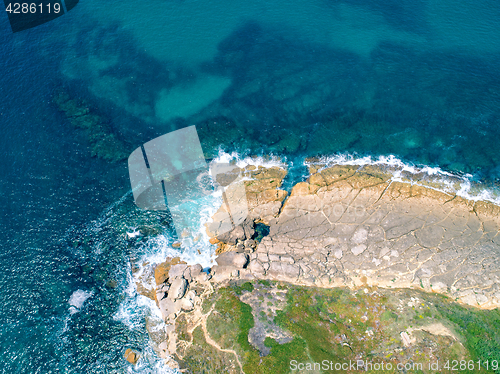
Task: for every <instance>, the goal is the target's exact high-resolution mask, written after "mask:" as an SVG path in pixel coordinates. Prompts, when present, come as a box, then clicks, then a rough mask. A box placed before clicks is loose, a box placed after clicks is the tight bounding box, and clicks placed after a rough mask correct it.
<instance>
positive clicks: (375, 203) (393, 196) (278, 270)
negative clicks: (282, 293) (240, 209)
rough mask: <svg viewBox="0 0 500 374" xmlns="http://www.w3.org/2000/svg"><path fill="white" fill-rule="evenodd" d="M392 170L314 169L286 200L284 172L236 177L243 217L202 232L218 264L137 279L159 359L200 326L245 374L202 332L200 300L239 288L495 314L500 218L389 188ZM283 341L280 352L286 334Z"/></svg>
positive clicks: (253, 171) (454, 199)
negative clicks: (268, 287)
mask: <svg viewBox="0 0 500 374" xmlns="http://www.w3.org/2000/svg"><path fill="white" fill-rule="evenodd" d="M390 171H391V170H388V169H383V168H380V167H374V166H364V167H359V166H339V165H336V166H332V167H325V165H322V164H321V163H319V162H316V163H311V165H310V176H309V178H308V179H307V181H305V182H300V183H297V184H296V185H295V186H294V187H293V188H292V190H291V193H290V195H289V196H288V194H287V192H286V191H284V190H282V189H280V186H281V185H282V183H283V179H284V178H285V176H286V171H285V170H284V169H283V168H280V167H272V168H263V167H255V166H247V167H246V168H245V169H244V170H237V168H236V167H235V171H234V172H243V174H244V175H245V176H246V177H248V178H247V180H246V181H245V182H244V183H245V187H246V191H247V204H248V212H249V214H248V217H247V218H246V219H245V221H244V222H243V223H242V224H240V225H239V226H237V227H235V228H234V229H233V230H232V231H230V232H226V233H223V234H220V235H218V236H216V235H215V233H216V232H217V227H218V224H219V223H218V220H217V217H218V213H221V212H222V211H223V209H224V208H223V207H221V209H220V210H219V212H218V213H216V214H215V215H214V217H213V222H212V223H210V224H208V225H207V233H208V234H209V236H211V243H212V244H217V253H218V257H217V258H216V262H217V265H214V266H213V267H212V268H211V269H210V270H209V271H208V272H204V271H203V269H202V267H201V266H200V265H187V264H184V263H180V262H179V260H178V259H167V261H166V262H165V263H163V264H160V265H157V266H156V267H155V268H153V267H151V268H150V272H149V275H148V273H147V272H146V273H144V272H143V273H141V275H140V277H138V278H137V280H138V291H139V292H140V293H143V294H145V295H147V296H148V297H150V298H152V299H154V300H155V301H156V303H157V305H158V307H159V308H160V310H161V314H162V317H163V320H164V322H165V323H166V324H165V325H164V326H165V327H163V328H160V326H159V325H158V324H157V323H156V324H153V323H152V322H150V323H149V325H148V329H149V331H150V336H151V337H152V340H153V341H155V342H156V346H157V349H158V352H159V353H160V355H161V356H163V357H169V356H171V355H174V354H177V357H178V358H179V359H180V360H181V361H182V357H183V352H185V351H186V343H185V341H184V343H182V344H181V346H179V345H178V334H179V331H178V329H177V328H176V323H177V324H178V323H179V322H178V321H179V318H180V316H182V321H183V322H182V323H183V324H184V325H185V326H187V327H186V328H187V331H188V332H190V333H193V331H194V330H195V329H196V328H197V327H200V328H201V330H202V332H203V333H204V336H205V341H206V343H207V344H209V345H211V346H212V347H214V348H217V349H219V350H221V351H224V352H225V353H227V354H228V355H230V356H232V357H233V359H232V361H231V360H230V361H231V362H232V365H233V366H234V368H235V370H236V372H238V371H239V370H241V371H243V367H242V363H241V362H240V360H239V356H238V354H237V353H236V352H235V351H232V350H230V349H224V348H223V347H221V346H219V344H218V343H217V342H216V341H214V340H212V339H211V338H210V336H209V334H208V333H207V325H206V321H207V318H208V316H209V315H210V313H211V312H212V309H213V305H212V309H210V308H208V310H207V308H206V306H205V307H204V300H205V299H207V298H208V297H209V296H210V295H211V294H213V293H214V291H216V290H218V289H221V288H222V287H226V286H227V285H229V284H239V283H243V282H245V281H255V280H261V281H278V282H285V283H289V284H293V285H297V286H315V287H321V288H348V289H352V290H356V289H374V288H382V289H391V288H392V289H415V290H420V291H426V292H432V293H439V294H443V295H446V296H448V297H449V298H451V299H452V300H454V301H456V302H458V303H461V304H466V305H470V306H474V307H477V308H481V309H494V308H498V306H499V305H500V286H499V280H500V270H499V267H498V264H499V263H500V235H499V227H500V214H499V213H500V208H499V207H497V206H495V205H494V204H491V203H488V202H483V201H478V202H474V201H469V200H466V199H463V198H461V197H459V196H456V195H452V194H447V193H444V192H440V191H438V190H436V189H433V188H431V187H432V186H427V187H426V186H421V185H416V184H411V183H404V182H395V181H393V180H392V179H391V177H392V174H391V173H390ZM153 275H154V279H155V280H154V282H153V281H152V278H153ZM148 276H149V278H148ZM145 284H146V286H145ZM141 290H142V292H141ZM153 325H154V326H153ZM281 338H282V339H284V341H287V340H286V338H287V335H286V333H284V335H283V334H282V336H281ZM170 363H171V365H173V366H176V365H177V364H176V363H173V362H172V361H170Z"/></svg>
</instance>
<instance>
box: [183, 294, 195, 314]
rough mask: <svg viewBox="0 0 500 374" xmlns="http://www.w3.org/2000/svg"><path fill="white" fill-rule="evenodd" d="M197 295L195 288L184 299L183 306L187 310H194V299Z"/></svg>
mask: <svg viewBox="0 0 500 374" xmlns="http://www.w3.org/2000/svg"><path fill="white" fill-rule="evenodd" d="M195 297H196V293H195V292H194V291H193V290H190V291H189V292H188V293H187V294H186V296H185V297H184V298H183V299H182V304H181V307H182V309H183V310H185V311H190V310H193V308H194V299H195Z"/></svg>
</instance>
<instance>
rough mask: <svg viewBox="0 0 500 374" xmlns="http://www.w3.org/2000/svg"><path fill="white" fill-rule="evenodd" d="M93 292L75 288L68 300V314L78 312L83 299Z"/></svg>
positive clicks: (83, 301)
mask: <svg viewBox="0 0 500 374" xmlns="http://www.w3.org/2000/svg"><path fill="white" fill-rule="evenodd" d="M93 294H94V292H92V291H83V290H76V291H75V292H73V293H72V294H71V296H70V298H69V300H68V303H69V305H70V307H69V312H70V314H75V313H78V312H79V311H80V310H81V308H82V306H83V304H84V303H85V301H86V300H87V299H88V298H89V297H91V296H92V295H93Z"/></svg>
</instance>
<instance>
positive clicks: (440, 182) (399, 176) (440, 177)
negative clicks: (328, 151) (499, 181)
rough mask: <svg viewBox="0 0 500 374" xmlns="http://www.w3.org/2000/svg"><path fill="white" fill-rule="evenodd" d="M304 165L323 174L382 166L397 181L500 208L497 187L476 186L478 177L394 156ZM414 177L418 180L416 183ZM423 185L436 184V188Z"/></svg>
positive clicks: (351, 157) (331, 158)
mask: <svg viewBox="0 0 500 374" xmlns="http://www.w3.org/2000/svg"><path fill="white" fill-rule="evenodd" d="M304 164H305V165H306V166H309V165H312V164H319V165H324V166H323V167H322V168H321V169H320V170H322V169H324V168H327V167H331V166H333V165H357V166H360V167H362V166H366V165H376V166H382V167H386V168H387V171H389V172H391V173H392V174H393V177H392V180H393V181H398V182H404V183H411V184H415V185H425V187H427V188H431V189H434V190H438V191H442V192H446V193H450V194H455V195H457V196H460V197H463V198H465V199H467V200H473V201H489V202H492V203H494V204H496V205H500V192H499V191H496V190H495V188H494V187H493V186H490V187H485V186H484V185H482V184H480V183H476V182H474V176H473V175H471V174H463V175H459V174H454V173H450V172H448V171H445V170H443V169H441V168H439V167H432V166H427V165H415V164H411V163H407V162H404V161H402V160H400V159H399V158H397V157H396V156H393V155H389V156H379V157H377V158H375V157H371V156H365V157H357V156H355V155H352V154H338V155H334V156H323V157H320V158H318V159H317V160H315V161H305V162H304ZM422 175H425V177H424V179H425V180H423V179H422ZM412 176H415V179H414V178H412ZM417 177H418V178H419V179H417ZM423 182H432V185H430V184H428V183H423ZM436 186H438V187H436Z"/></svg>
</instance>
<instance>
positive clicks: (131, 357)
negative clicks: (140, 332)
mask: <svg viewBox="0 0 500 374" xmlns="http://www.w3.org/2000/svg"><path fill="white" fill-rule="evenodd" d="M123 356H124V357H125V359H126V360H127V361H128V362H130V363H131V364H132V365H135V364H136V363H137V361H138V360H139V353H138V352H135V351H133V350H132V349H131V348H127V350H126V351H125V354H124V355H123Z"/></svg>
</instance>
